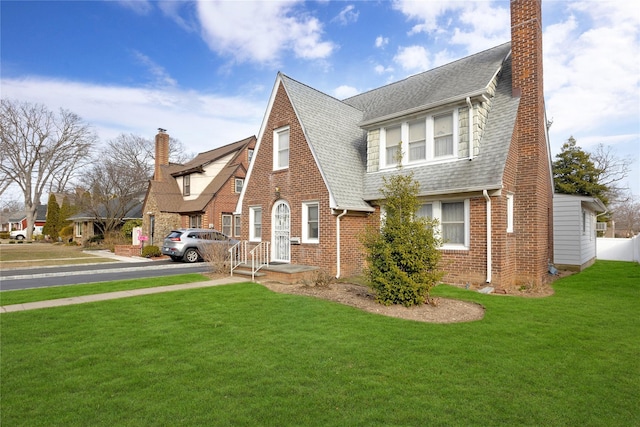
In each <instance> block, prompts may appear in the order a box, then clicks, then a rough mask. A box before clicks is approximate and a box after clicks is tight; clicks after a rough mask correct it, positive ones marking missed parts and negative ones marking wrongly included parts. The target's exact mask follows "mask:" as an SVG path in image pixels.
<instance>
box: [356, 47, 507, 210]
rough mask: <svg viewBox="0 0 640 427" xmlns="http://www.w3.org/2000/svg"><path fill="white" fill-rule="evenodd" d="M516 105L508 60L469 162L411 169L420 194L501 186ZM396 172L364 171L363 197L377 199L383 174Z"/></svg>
mask: <svg viewBox="0 0 640 427" xmlns="http://www.w3.org/2000/svg"><path fill="white" fill-rule="evenodd" d="M518 104H519V98H513V97H512V96H511V60H510V59H508V60H507V61H506V62H505V66H504V67H503V71H502V74H501V75H500V78H499V82H498V86H497V88H496V94H495V97H494V99H493V105H492V107H491V111H490V112H489V116H488V118H487V125H486V128H485V132H484V135H483V137H482V141H481V142H480V150H479V153H478V155H477V156H475V157H474V159H473V160H472V161H469V160H468V159H466V158H465V159H459V160H457V161H453V162H446V163H437V164H429V165H425V166H423V167H416V168H413V169H411V170H413V171H414V178H415V179H416V180H417V181H418V182H420V194H421V195H436V194H445V193H456V192H464V191H477V190H482V189H487V190H489V189H499V188H501V187H502V177H503V173H504V167H505V164H506V161H507V155H508V153H509V146H510V143H511V136H512V134H513V130H514V127H515V121H516V116H517V112H518ZM396 173H398V172H397V170H396V171H385V172H378V173H370V174H366V175H365V178H364V181H365V185H364V186H365V191H364V198H365V200H375V199H378V198H379V197H380V193H379V189H380V188H381V187H382V184H383V177H384V176H390V175H392V174H396Z"/></svg>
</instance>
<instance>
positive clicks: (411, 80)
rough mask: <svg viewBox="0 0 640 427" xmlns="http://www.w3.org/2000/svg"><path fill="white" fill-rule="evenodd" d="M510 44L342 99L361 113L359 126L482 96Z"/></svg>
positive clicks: (508, 50)
mask: <svg viewBox="0 0 640 427" xmlns="http://www.w3.org/2000/svg"><path fill="white" fill-rule="evenodd" d="M510 50H511V43H505V44H502V45H500V46H496V47H494V48H492V49H488V50H485V51H483V52H480V53H476V54H474V55H471V56H467V57H466V58H462V59H459V60H457V61H454V62H451V63H449V64H446V65H443V66H441V67H438V68H434V69H432V70H429V71H425V72H423V73H420V74H416V75H413V76H411V77H407V78H406V79H404V80H400V81H398V82H395V83H392V84H389V85H386V86H382V87H380V88H377V89H374V90H371V91H369V92H365V93H362V94H359V95H356V96H353V97H351V98H347V99H345V100H344V102H345V103H346V104H349V105H352V106H354V107H355V108H358V109H359V110H362V111H363V112H364V115H363V118H362V123H361V124H362V125H367V124H372V123H375V122H378V121H382V120H388V119H392V118H395V117H402V116H405V115H407V114H410V113H412V112H418V111H421V110H426V109H430V108H434V107H436V106H438V105H443V104H446V103H450V102H451V101H457V100H461V99H465V98H466V97H467V96H469V97H474V96H480V95H482V94H484V93H485V92H486V91H487V89H488V86H489V84H490V83H491V81H492V79H493V77H494V76H495V74H496V72H497V71H498V70H499V69H500V66H501V64H502V62H503V61H504V60H505V58H506V57H507V55H508V54H509V52H510Z"/></svg>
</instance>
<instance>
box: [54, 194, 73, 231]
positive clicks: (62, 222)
mask: <svg viewBox="0 0 640 427" xmlns="http://www.w3.org/2000/svg"><path fill="white" fill-rule="evenodd" d="M75 213H76V209H74V208H73V207H72V206H71V202H70V201H69V196H66V195H65V196H64V198H63V199H62V206H61V207H60V217H59V219H58V231H60V230H62V229H63V228H64V227H66V226H68V225H71V221H69V220H68V219H67V218H69V217H70V216H72V215H73V214H75Z"/></svg>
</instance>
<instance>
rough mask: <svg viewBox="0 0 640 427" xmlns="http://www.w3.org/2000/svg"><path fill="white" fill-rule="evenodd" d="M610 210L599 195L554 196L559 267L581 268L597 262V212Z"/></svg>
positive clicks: (554, 239)
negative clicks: (597, 196)
mask: <svg viewBox="0 0 640 427" xmlns="http://www.w3.org/2000/svg"><path fill="white" fill-rule="evenodd" d="M606 210H607V209H606V207H605V206H604V203H602V202H601V201H600V199H598V198H596V197H587V196H575V195H570V194H555V195H554V196H553V259H554V262H555V265H556V267H557V268H560V269H568V270H577V271H581V270H584V269H585V268H587V267H589V266H591V265H592V264H593V263H594V262H595V261H596V243H597V242H596V237H597V235H596V231H597V230H596V224H597V215H598V214H601V213H603V212H606Z"/></svg>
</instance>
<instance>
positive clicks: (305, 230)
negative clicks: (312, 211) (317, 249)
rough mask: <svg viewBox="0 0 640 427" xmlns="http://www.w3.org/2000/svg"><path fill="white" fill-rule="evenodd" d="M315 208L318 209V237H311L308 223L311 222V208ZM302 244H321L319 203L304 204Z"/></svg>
mask: <svg viewBox="0 0 640 427" xmlns="http://www.w3.org/2000/svg"><path fill="white" fill-rule="evenodd" d="M312 206H315V207H317V208H318V237H317V238H310V237H309V227H307V225H308V224H307V223H308V221H309V208H310V207H312ZM302 243H320V203H318V202H303V203H302Z"/></svg>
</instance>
